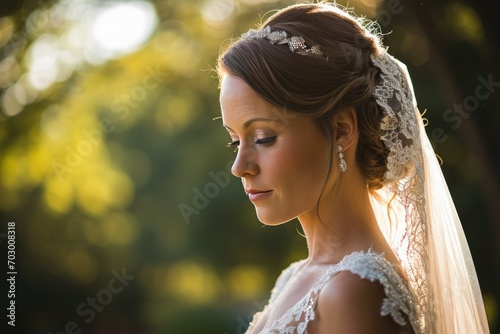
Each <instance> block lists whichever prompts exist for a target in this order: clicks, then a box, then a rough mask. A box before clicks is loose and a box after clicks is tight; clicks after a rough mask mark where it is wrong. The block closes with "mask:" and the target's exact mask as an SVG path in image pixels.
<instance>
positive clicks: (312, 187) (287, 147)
mask: <svg viewBox="0 0 500 334" xmlns="http://www.w3.org/2000/svg"><path fill="white" fill-rule="evenodd" d="M220 104H221V109H222V120H223V124H224V127H225V128H226V129H227V131H228V132H229V135H230V136H231V141H232V145H234V146H236V147H237V155H236V159H235V161H234V164H233V166H232V173H233V174H234V175H235V176H236V177H239V178H241V180H242V182H243V187H244V190H245V192H246V193H247V194H248V197H249V199H250V200H251V201H252V203H253V204H254V206H255V209H256V212H257V217H258V218H259V220H260V221H261V222H262V223H264V224H266V225H278V224H281V223H285V222H287V221H290V220H292V219H294V218H296V217H300V216H301V215H305V214H315V213H316V207H317V205H318V199H319V197H320V195H321V193H322V189H323V186H324V184H325V180H326V178H327V175H328V166H329V159H330V154H331V152H330V150H331V146H330V144H329V141H328V139H327V137H326V136H325V135H324V134H323V133H322V132H321V130H320V129H319V127H318V126H317V124H316V123H315V122H314V120H313V119H312V118H310V117H308V116H304V115H300V114H298V113H293V112H291V111H287V110H286V109H284V108H278V107H276V106H274V105H272V104H271V103H269V102H267V101H266V100H264V99H263V98H262V97H260V96H259V95H258V94H257V93H256V92H255V91H254V90H253V89H252V88H251V87H250V86H249V85H248V84H247V83H246V82H245V81H243V80H242V79H241V78H239V77H237V76H234V75H231V74H226V75H224V77H223V79H222V83H221V92H220Z"/></svg>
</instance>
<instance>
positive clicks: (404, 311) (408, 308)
mask: <svg viewBox="0 0 500 334" xmlns="http://www.w3.org/2000/svg"><path fill="white" fill-rule="evenodd" d="M302 261H303V260H302ZM302 261H298V262H295V263H292V264H291V265H290V266H289V267H288V268H287V269H285V270H283V272H282V273H281V275H280V277H279V278H278V280H277V281H276V285H275V287H274V288H273V290H272V292H271V298H270V299H269V303H268V305H267V306H265V307H264V309H263V310H262V311H261V312H258V313H256V314H255V315H254V317H253V320H252V322H251V323H250V327H249V328H248V330H247V332H246V333H247V334H248V333H250V332H251V329H252V327H253V326H254V325H255V324H256V323H257V322H258V321H259V319H260V318H261V316H262V315H263V314H264V312H265V311H266V310H267V308H269V307H272V304H273V302H274V300H275V299H276V298H277V297H278V295H279V294H280V293H281V291H282V290H283V288H284V286H285V285H286V283H287V282H288V281H289V280H290V278H291V277H292V276H293V274H294V272H295V270H297V268H298V266H299V265H300V263H301V262H302ZM342 271H350V272H352V273H354V274H356V275H358V276H360V277H361V278H363V279H368V280H370V281H372V282H375V281H377V282H379V283H380V284H382V285H383V287H384V292H385V298H384V299H383V301H382V305H381V306H380V315H381V316H391V317H392V318H393V319H394V321H395V322H396V323H398V324H400V325H401V326H404V325H405V324H406V320H405V319H408V320H409V321H410V324H411V326H412V328H413V330H414V332H415V333H416V334H421V333H422V331H421V330H420V326H419V325H418V320H417V316H416V312H415V306H414V302H413V299H412V297H411V294H410V292H409V291H408V289H407V288H406V286H405V284H404V282H403V279H402V278H401V277H400V276H399V275H398V274H397V272H396V270H395V268H394V267H393V265H392V264H391V263H390V262H388V261H387V260H386V259H385V258H384V255H383V254H379V253H374V252H372V251H368V252H356V253H351V254H349V255H347V256H345V257H344V258H343V259H342V260H341V261H340V262H339V263H337V264H335V265H333V266H331V267H329V268H328V269H327V271H326V272H325V273H324V275H322V276H321V278H320V279H319V280H318V282H317V283H316V284H314V286H313V288H312V289H311V290H309V292H308V293H307V294H306V295H305V296H304V297H303V298H302V299H301V300H300V301H299V302H297V304H295V305H294V306H293V307H292V308H290V309H289V310H288V311H286V312H285V313H284V314H283V315H282V316H281V317H280V318H279V319H274V320H273V321H272V322H270V323H269V324H268V325H267V326H266V327H265V328H264V329H263V330H261V331H260V332H259V334H271V333H272V334H307V326H308V324H309V322H310V321H312V320H314V318H315V308H316V303H317V301H318V296H319V293H320V291H321V289H322V288H323V286H324V285H325V284H326V283H327V282H328V281H329V280H330V279H331V278H332V277H334V276H335V275H336V274H338V273H339V272H342Z"/></svg>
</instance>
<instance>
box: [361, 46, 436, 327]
mask: <svg viewBox="0 0 500 334" xmlns="http://www.w3.org/2000/svg"><path fill="white" fill-rule="evenodd" d="M371 60H372V63H373V64H374V65H375V66H376V67H378V68H379V69H380V70H381V74H380V81H379V84H378V85H377V86H376V88H375V91H374V93H373V96H374V98H375V100H376V102H377V104H378V105H379V106H380V107H381V108H382V109H383V111H384V117H383V119H382V122H381V124H380V130H381V131H382V135H381V139H382V141H383V142H384V144H385V146H386V147H387V148H388V149H389V155H388V157H387V172H386V174H385V180H386V181H387V182H388V184H387V186H386V188H387V189H388V190H390V191H391V192H392V193H394V194H395V195H396V198H397V203H395V205H399V206H400V207H401V208H402V210H399V212H403V213H404V216H402V217H398V219H396V224H395V226H393V227H390V229H391V232H392V233H394V234H395V235H399V237H398V239H396V240H395V242H393V243H391V246H392V248H393V249H394V250H395V252H396V253H397V255H398V256H399V258H400V259H401V260H402V265H403V267H404V270H405V272H406V274H407V275H408V278H409V282H410V289H411V290H412V294H413V295H414V296H415V300H416V301H417V304H416V309H417V314H419V319H418V322H419V327H420V328H423V330H424V331H425V332H427V330H426V329H425V328H424V327H425V326H429V325H428V324H430V323H432V322H433V319H432V318H433V317H434V314H433V313H434V312H433V309H432V308H433V306H432V304H431V301H432V295H431V293H430V291H429V284H428V280H429V279H428V277H427V273H428V266H429V264H428V263H429V257H428V253H427V244H428V242H427V240H428V236H427V218H426V214H425V209H424V208H425V204H426V203H425V192H424V181H425V173H424V163H423V156H422V147H421V142H420V132H419V121H418V117H417V113H418V110H417V109H416V101H415V98H414V95H413V91H412V89H411V82H410V78H409V76H408V75H407V74H406V73H407V71H406V66H405V65H404V64H402V63H401V62H399V61H398V60H397V59H395V58H394V57H392V56H391V55H389V54H388V53H387V52H384V53H383V54H381V55H380V56H374V55H372V56H371ZM389 239H390V238H388V240H389ZM428 317H431V318H428Z"/></svg>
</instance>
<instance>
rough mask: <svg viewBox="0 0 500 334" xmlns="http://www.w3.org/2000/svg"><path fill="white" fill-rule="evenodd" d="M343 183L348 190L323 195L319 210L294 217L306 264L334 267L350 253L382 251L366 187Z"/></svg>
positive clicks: (381, 237) (380, 234)
mask: <svg viewBox="0 0 500 334" xmlns="http://www.w3.org/2000/svg"><path fill="white" fill-rule="evenodd" d="M343 181H346V183H345V184H349V187H342V189H340V190H337V191H332V192H329V193H324V194H323V196H322V197H321V201H320V203H319V204H318V205H319V206H317V207H315V208H314V209H313V210H311V211H308V212H306V213H304V214H302V215H300V216H299V217H298V218H299V221H300V223H301V225H302V229H303V230H304V233H305V236H306V239H307V247H308V251H309V256H308V262H310V263H317V264H322V263H337V262H339V261H340V260H341V259H342V258H343V257H344V256H345V255H347V254H349V253H352V252H354V251H359V250H368V249H369V248H370V247H373V248H374V249H375V250H377V248H385V247H383V246H382V244H381V243H385V239H384V237H383V235H382V233H381V232H380V229H379V227H378V224H377V221H376V219H375V215H374V213H373V210H372V206H371V203H370V198H369V193H368V189H367V187H366V186H365V184H364V183H363V182H362V181H360V182H352V181H353V180H349V181H348V180H343ZM347 181H348V182H347ZM377 245H380V247H378V246H377Z"/></svg>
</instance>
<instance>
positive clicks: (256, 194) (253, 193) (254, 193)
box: [245, 189, 272, 202]
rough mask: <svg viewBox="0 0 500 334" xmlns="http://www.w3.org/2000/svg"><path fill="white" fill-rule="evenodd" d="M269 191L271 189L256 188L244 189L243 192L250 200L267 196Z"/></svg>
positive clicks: (253, 200)
mask: <svg viewBox="0 0 500 334" xmlns="http://www.w3.org/2000/svg"><path fill="white" fill-rule="evenodd" d="M271 192H272V190H256V189H247V190H245V193H246V194H247V196H248V198H249V199H250V200H251V201H252V202H255V201H258V200H262V199H265V198H267V197H269V196H270V195H271Z"/></svg>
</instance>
